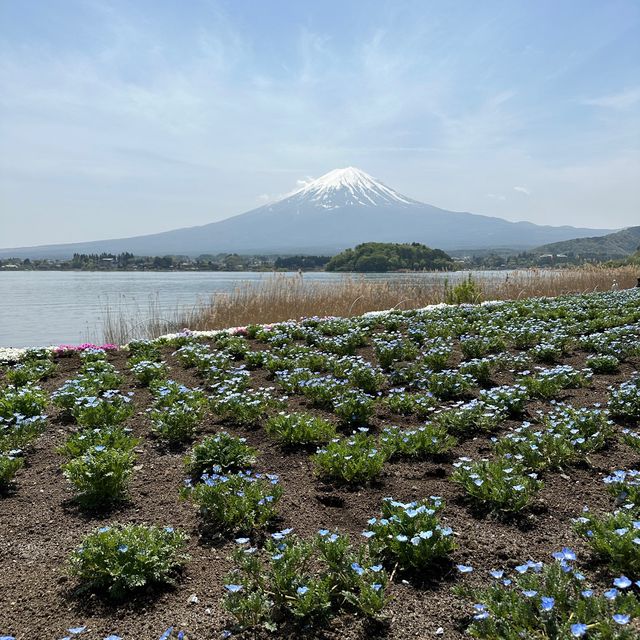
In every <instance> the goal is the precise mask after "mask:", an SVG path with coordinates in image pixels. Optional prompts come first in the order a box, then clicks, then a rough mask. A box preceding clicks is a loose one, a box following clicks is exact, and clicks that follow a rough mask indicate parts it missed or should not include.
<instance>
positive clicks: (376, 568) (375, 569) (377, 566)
mask: <svg viewBox="0 0 640 640" xmlns="http://www.w3.org/2000/svg"><path fill="white" fill-rule="evenodd" d="M369 571H373V572H374V573H379V572H380V571H382V565H381V564H374V565H373V566H372V567H369Z"/></svg>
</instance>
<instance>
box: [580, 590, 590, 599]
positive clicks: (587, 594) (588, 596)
mask: <svg viewBox="0 0 640 640" xmlns="http://www.w3.org/2000/svg"><path fill="white" fill-rule="evenodd" d="M580 595H582V597H583V598H591V596H593V590H592V589H585V590H584V591H582V592H581V594H580Z"/></svg>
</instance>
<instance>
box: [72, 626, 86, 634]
mask: <svg viewBox="0 0 640 640" xmlns="http://www.w3.org/2000/svg"><path fill="white" fill-rule="evenodd" d="M86 630H87V627H86V625H85V626H83V627H71V628H70V629H67V631H68V632H69V633H70V634H72V635H77V634H79V633H84V632H85V631H86Z"/></svg>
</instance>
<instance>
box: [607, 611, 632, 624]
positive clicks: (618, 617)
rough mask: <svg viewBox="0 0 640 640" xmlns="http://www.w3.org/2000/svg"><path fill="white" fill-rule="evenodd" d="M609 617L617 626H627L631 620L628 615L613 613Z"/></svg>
mask: <svg viewBox="0 0 640 640" xmlns="http://www.w3.org/2000/svg"><path fill="white" fill-rule="evenodd" d="M611 617H612V618H613V621H614V622H617V623H618V624H627V623H628V622H629V620H631V616H630V615H629V614H628V613H614V614H613V616H611Z"/></svg>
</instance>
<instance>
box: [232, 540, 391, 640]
mask: <svg viewBox="0 0 640 640" xmlns="http://www.w3.org/2000/svg"><path fill="white" fill-rule="evenodd" d="M237 542H238V544H239V547H238V548H237V549H236V550H235V552H234V554H233V558H232V560H233V565H234V566H233V569H232V570H231V572H230V573H229V575H228V576H227V583H226V584H225V589H226V591H227V593H226V595H225V598H224V601H223V606H224V608H225V609H226V610H227V611H229V613H231V614H232V615H233V616H234V618H235V619H236V621H237V623H238V627H239V629H240V630H245V629H253V630H254V632H255V631H257V630H258V629H259V628H260V627H262V628H265V629H267V630H269V631H276V630H277V628H278V624H279V623H280V622H281V621H289V622H290V621H295V622H297V623H300V624H303V625H304V629H305V630H308V629H309V627H316V626H320V625H322V624H324V623H326V622H327V620H328V619H330V618H331V617H332V616H334V615H336V614H337V613H340V612H341V611H344V610H346V611H351V612H356V613H358V614H360V615H363V616H365V617H368V618H374V619H375V618H378V617H380V615H381V612H382V610H383V608H384V606H385V604H386V596H385V587H386V584H387V576H386V573H385V571H384V570H383V568H382V565H375V564H374V563H373V562H372V560H371V558H370V557H369V555H368V554H367V552H366V547H360V548H359V549H354V548H353V547H352V545H351V543H350V542H349V538H348V537H347V536H344V535H339V534H337V533H331V532H329V531H327V530H320V531H319V533H318V535H317V536H315V538H314V539H313V540H311V541H305V540H302V539H301V538H298V537H297V536H295V535H294V534H292V533H291V529H285V530H283V531H279V532H276V533H273V534H271V537H270V538H269V539H268V540H267V542H266V545H265V547H264V549H263V550H262V551H259V550H257V549H256V548H254V547H249V546H248V543H249V540H248V539H247V538H240V539H239V540H238V541H237ZM304 633H305V635H306V633H307V631H305V632H304Z"/></svg>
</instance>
